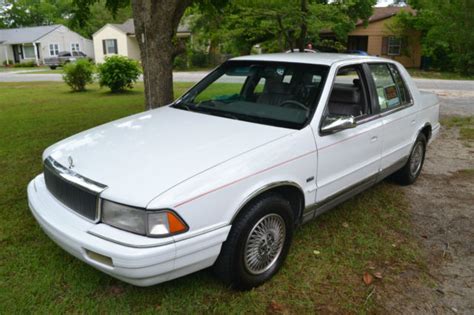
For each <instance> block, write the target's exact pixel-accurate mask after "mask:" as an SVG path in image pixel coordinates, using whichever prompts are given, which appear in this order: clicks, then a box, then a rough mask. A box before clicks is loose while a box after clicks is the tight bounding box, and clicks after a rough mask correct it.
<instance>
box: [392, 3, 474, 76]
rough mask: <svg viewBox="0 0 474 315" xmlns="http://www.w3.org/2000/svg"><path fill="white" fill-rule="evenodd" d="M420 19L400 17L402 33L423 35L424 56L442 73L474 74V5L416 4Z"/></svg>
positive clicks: (407, 15) (417, 17)
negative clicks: (414, 32)
mask: <svg viewBox="0 0 474 315" xmlns="http://www.w3.org/2000/svg"><path fill="white" fill-rule="evenodd" d="M409 3H410V5H411V6H412V7H413V8H415V9H416V10H417V14H416V15H411V14H408V13H402V14H400V15H398V21H397V23H398V25H399V26H401V27H400V29H401V33H402V34H405V33H408V32H410V30H413V29H415V30H418V31H420V32H421V33H422V49H423V55H425V56H428V57H431V59H432V61H433V65H434V66H435V67H437V68H440V69H441V70H450V71H453V70H454V71H457V72H459V73H462V74H473V73H474V32H473V30H474V18H473V12H474V1H472V0H450V1H445V0H412V1H410V2H409Z"/></svg>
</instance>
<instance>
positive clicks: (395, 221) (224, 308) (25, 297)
mask: <svg viewBox="0 0 474 315" xmlns="http://www.w3.org/2000/svg"><path fill="white" fill-rule="evenodd" d="M190 85H191V84H187V83H177V84H175V94H176V95H179V94H181V93H182V92H183V91H184V90H185V89H187V88H188V87H189V86H190ZM0 96H1V97H0V126H1V128H0V197H1V198H0V246H1V251H0V279H1V281H0V314H16V313H64V312H68V313H130V312H143V313H153V312H156V311H161V312H163V313H182V314H185V313H208V312H211V313H261V312H269V313H271V312H283V313H284V312H291V313H314V312H316V313H328V312H330V313H348V312H350V313H373V312H375V311H377V310H378V302H377V301H376V299H375V296H376V294H371V292H374V291H373V290H374V288H377V287H383V286H386V285H397V284H396V283H395V280H394V279H395V277H396V275H397V274H399V273H400V272H401V271H403V270H406V269H407V268H421V269H423V268H424V267H423V261H422V259H421V258H420V255H419V254H418V247H417V244H416V243H415V242H414V241H413V240H412V238H411V237H410V235H411V234H410V229H411V227H410V223H409V214H408V213H407V212H406V208H407V205H406V203H405V200H404V197H403V194H402V192H401V190H400V189H399V187H398V186H396V185H393V184H390V183H387V182H384V183H381V184H379V185H377V186H376V187H374V188H372V189H370V190H369V191H367V192H365V193H363V194H361V195H359V196H358V197H356V198H353V199H352V200H350V201H348V202H346V203H344V204H343V205H341V206H340V207H338V208H337V209H335V210H333V211H331V212H329V213H327V214H325V215H323V216H321V217H320V218H319V219H317V220H315V221H313V222H311V223H309V224H307V225H305V226H303V227H302V228H301V229H299V230H298V231H297V232H296V235H295V238H294V243H293V246H292V249H291V251H290V254H289V256H288V259H287V261H286V264H285V265H284V268H283V269H282V270H281V272H280V273H279V274H278V275H277V276H276V277H274V279H273V280H272V281H270V282H269V283H267V284H265V285H263V286H261V287H259V288H256V289H254V290H252V291H249V292H235V291H232V290H229V289H228V288H226V287H224V286H223V285H222V284H221V283H220V282H218V281H217V280H216V279H215V278H214V277H213V276H212V274H211V273H210V272H209V271H208V270H205V271H201V272H198V273H195V274H192V275H189V276H186V277H184V278H180V279H177V280H173V281H170V282H167V283H163V284H160V285H156V286H153V287H149V288H138V287H134V286H131V285H127V284H125V283H122V282H120V281H119V280H115V279H113V278H111V277H109V276H107V275H105V274H103V273H101V272H99V271H97V270H95V269H94V268H92V267H90V266H88V265H86V264H84V263H82V262H80V261H79V260H77V259H75V258H73V257H72V256H70V255H68V254H67V253H66V252H64V251H63V250H61V249H60V248H59V247H57V246H56V245H55V244H54V243H53V242H52V241H51V240H50V239H49V238H48V237H47V236H46V235H45V234H44V233H43V232H42V231H41V229H40V228H39V226H38V224H37V223H36V222H35V220H34V219H33V217H32V215H31V213H30V211H29V209H28V204H27V199H26V186H27V184H28V182H29V181H30V180H31V179H32V178H33V177H34V176H36V175H37V174H38V173H40V172H41V169H42V166H41V153H42V152H43V150H44V149H45V148H46V147H47V146H49V145H51V144H53V143H55V142H56V141H58V140H61V139H63V138H65V137H67V136H70V135H73V134H75V133H77V132H79V131H81V130H85V129H88V128H91V127H93V126H97V125H99V124H102V123H106V122H109V121H111V120H114V119H117V118H120V117H124V116H127V115H130V114H133V113H137V112H140V111H142V110H143V87H142V86H141V85H137V87H136V88H135V89H134V90H133V91H131V92H127V93H124V94H121V95H113V94H110V93H109V92H107V90H105V89H99V88H98V87H97V86H92V88H91V89H90V90H89V91H87V92H84V93H71V92H70V91H69V89H68V88H67V87H66V86H65V85H64V84H62V83H50V82H49V83H47V82H40V83H0ZM223 119H224V118H223ZM170 136H172V135H170ZM164 152H166V148H164ZM315 251H319V254H317V253H316V254H315ZM364 272H371V273H374V272H381V273H382V275H383V279H375V280H374V282H373V283H372V284H371V285H366V284H364V282H363V281H362V276H363V274H364ZM377 290H378V289H377ZM375 292H377V291H375Z"/></svg>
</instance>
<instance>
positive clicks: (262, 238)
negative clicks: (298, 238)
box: [214, 193, 294, 290]
mask: <svg viewBox="0 0 474 315" xmlns="http://www.w3.org/2000/svg"><path fill="white" fill-rule="evenodd" d="M257 227H258V228H257ZM265 228H267V230H266V231H267V232H268V233H266V234H265V233H264V234H263V235H262V233H260V232H259V231H262V229H263V231H265ZM293 230H294V214H293V211H292V208H291V206H290V203H289V202H288V201H287V200H285V199H284V198H282V197H281V196H280V195H278V194H274V193H269V194H265V195H263V196H262V197H260V198H258V199H255V200H254V201H252V202H251V203H250V204H249V205H247V206H246V207H245V208H244V209H243V210H242V212H241V213H240V214H239V216H238V217H237V218H236V220H235V221H234V223H233V224H232V228H231V230H230V233H229V236H228V237H227V240H226V241H225V242H224V244H223V245H222V250H221V253H220V255H219V257H218V258H217V261H216V263H215V264H214V274H215V275H216V276H217V277H218V278H220V279H221V280H222V281H223V282H224V283H226V284H227V285H229V286H231V287H232V288H235V289H238V290H248V289H251V288H253V287H257V286H259V285H261V284H262V283H264V282H266V281H267V280H269V279H270V278H272V277H273V276H274V275H275V274H276V273H277V272H278V271H279V270H280V268H281V266H282V265H283V262H284V261H285V258H286V256H287V254H288V250H289V248H290V245H291V240H292V237H293ZM267 242H270V245H268V244H267ZM252 249H253V250H252ZM252 252H253V254H252ZM257 252H258V253H257ZM246 253H247V254H249V256H250V257H253V258H254V259H256V260H253V261H252V260H251V259H250V258H249V259H246V258H245V257H246V255H245V254H246ZM260 254H261V255H260ZM262 257H266V259H265V258H263V259H262ZM258 263H260V264H258Z"/></svg>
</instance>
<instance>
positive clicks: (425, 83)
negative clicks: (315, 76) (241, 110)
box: [0, 70, 474, 115]
mask: <svg viewBox="0 0 474 315" xmlns="http://www.w3.org/2000/svg"><path fill="white" fill-rule="evenodd" d="M24 72H25V71H15V72H0V82H34V81H62V77H61V75H60V74H40V73H38V74H35V73H34V71H31V70H30V71H29V72H28V73H24ZM206 74H207V72H206V71H193V72H175V73H174V81H176V82H197V81H199V80H201V79H202V78H203V77H204V76H205V75H206ZM414 80H415V83H416V85H417V86H418V88H419V89H420V90H423V91H430V92H434V93H436V94H438V96H439V97H440V100H441V105H442V114H447V115H474V80H473V81H461V80H430V79H414Z"/></svg>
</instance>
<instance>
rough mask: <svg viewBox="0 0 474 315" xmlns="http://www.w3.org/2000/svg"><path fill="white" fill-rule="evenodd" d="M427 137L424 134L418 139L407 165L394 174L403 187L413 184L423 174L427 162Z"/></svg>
mask: <svg viewBox="0 0 474 315" xmlns="http://www.w3.org/2000/svg"><path fill="white" fill-rule="evenodd" d="M426 142H427V141H426V136H425V135H424V134H422V133H420V134H419V135H418V138H416V141H415V144H414V145H413V148H412V150H411V153H410V157H409V158H408V161H407V163H406V164H405V166H403V167H402V168H401V169H400V170H398V171H397V172H396V173H394V174H393V178H394V179H395V181H397V182H398V183H399V184H401V185H411V184H413V183H414V182H415V181H416V179H417V178H418V176H419V175H420V173H421V169H422V168H423V164H424V162H425V152H426Z"/></svg>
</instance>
